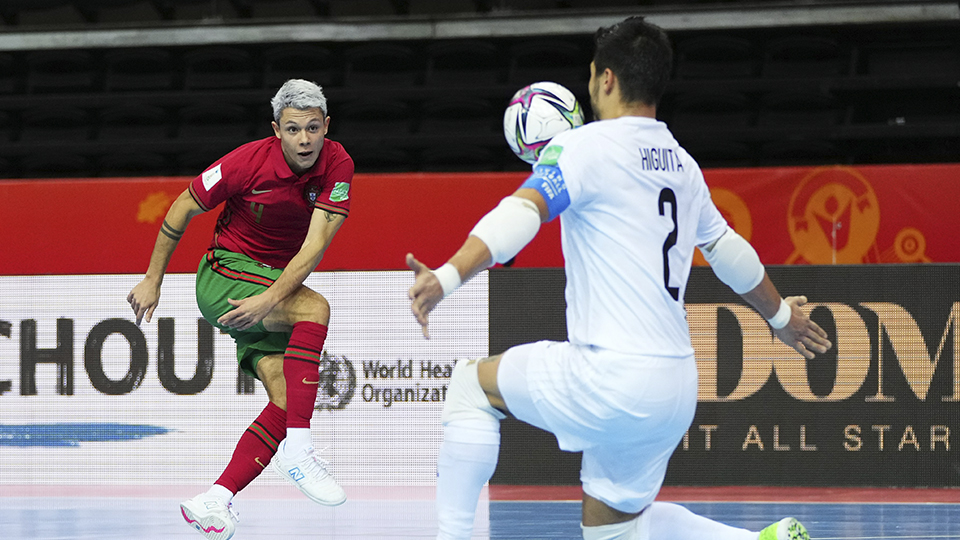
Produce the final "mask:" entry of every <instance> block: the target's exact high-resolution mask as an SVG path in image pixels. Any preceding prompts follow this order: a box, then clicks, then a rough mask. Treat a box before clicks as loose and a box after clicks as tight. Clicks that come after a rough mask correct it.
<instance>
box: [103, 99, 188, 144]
mask: <svg viewBox="0 0 960 540" xmlns="http://www.w3.org/2000/svg"><path fill="white" fill-rule="evenodd" d="M169 117H170V115H169V114H168V113H167V111H165V110H164V109H162V108H160V107H152V106H148V105H119V106H116V107H110V108H107V109H104V110H103V111H101V113H100V129H99V133H98V139H99V140H102V141H124V140H128V141H151V140H152V141H161V140H164V139H167V138H168V137H169V135H170V127H171V122H170V120H169Z"/></svg>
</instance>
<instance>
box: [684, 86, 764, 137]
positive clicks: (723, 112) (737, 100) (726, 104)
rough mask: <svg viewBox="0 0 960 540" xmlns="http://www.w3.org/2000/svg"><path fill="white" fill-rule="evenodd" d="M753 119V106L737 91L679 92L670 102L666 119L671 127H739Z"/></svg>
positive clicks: (715, 128) (748, 123) (689, 128)
mask: <svg viewBox="0 0 960 540" xmlns="http://www.w3.org/2000/svg"><path fill="white" fill-rule="evenodd" d="M752 122H753V109H752V107H751V105H750V102H749V100H748V99H747V97H746V96H745V95H743V94H741V93H739V92H714V93H691V94H683V95H679V96H677V97H676V98H675V99H674V102H673V113H672V115H671V117H670V119H669V120H668V122H667V123H668V124H669V125H670V127H671V128H672V129H677V130H698V129H712V130H718V129H724V128H743V127H747V126H749V125H750V124H751V123H752Z"/></svg>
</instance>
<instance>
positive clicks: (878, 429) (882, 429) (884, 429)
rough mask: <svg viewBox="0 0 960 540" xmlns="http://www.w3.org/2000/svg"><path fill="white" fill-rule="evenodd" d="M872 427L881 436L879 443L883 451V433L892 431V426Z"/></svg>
mask: <svg viewBox="0 0 960 540" xmlns="http://www.w3.org/2000/svg"><path fill="white" fill-rule="evenodd" d="M870 429H872V430H874V431H876V432H877V435H878V436H879V437H880V439H879V441H878V443H877V445H878V448H879V450H880V451H881V452H882V451H883V434H884V433H886V432H888V431H890V426H870Z"/></svg>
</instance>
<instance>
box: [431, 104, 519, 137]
mask: <svg viewBox="0 0 960 540" xmlns="http://www.w3.org/2000/svg"><path fill="white" fill-rule="evenodd" d="M502 126H503V124H502V119H501V118H500V111H499V109H497V108H495V107H493V106H492V105H491V104H490V101H488V100H485V99H470V98H442V99H437V100H433V101H428V102H427V103H425V104H424V105H423V112H422V118H421V121H420V129H419V131H420V133H423V134H427V135H430V134H443V133H463V134H487V133H491V132H494V131H497V130H499V129H502Z"/></svg>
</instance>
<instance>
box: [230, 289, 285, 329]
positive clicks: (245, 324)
mask: <svg viewBox="0 0 960 540" xmlns="http://www.w3.org/2000/svg"><path fill="white" fill-rule="evenodd" d="M227 302H229V303H230V305H231V306H234V309H231V310H230V311H228V312H226V313H224V314H223V315H222V316H221V317H220V318H219V319H217V322H218V323H220V324H222V325H223V326H226V327H227V328H234V329H236V330H246V329H248V328H250V327H252V326H253V325H255V324H257V323H258V322H260V321H262V320H263V319H264V317H266V316H267V315H269V314H270V312H271V311H273V308H274V306H275V304H274V303H273V302H271V301H270V300H269V299H267V298H265V297H264V295H262V294H257V295H254V296H250V297H247V298H241V299H240V300H234V299H233V298H227Z"/></svg>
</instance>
